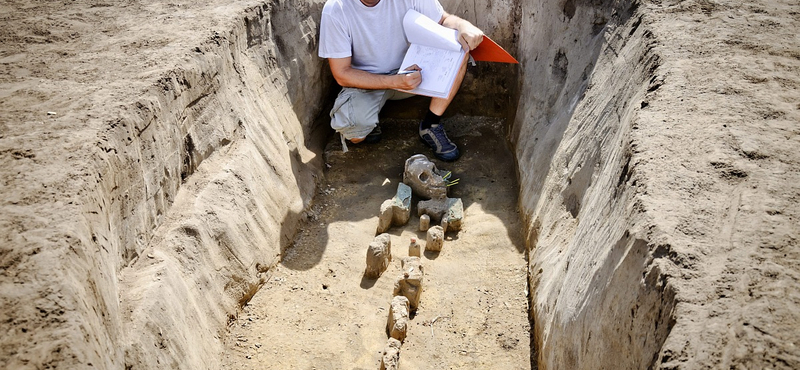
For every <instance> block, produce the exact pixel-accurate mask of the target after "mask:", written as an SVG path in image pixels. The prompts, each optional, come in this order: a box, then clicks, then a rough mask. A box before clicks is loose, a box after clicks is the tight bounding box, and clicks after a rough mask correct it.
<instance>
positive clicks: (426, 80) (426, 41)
mask: <svg viewBox="0 0 800 370" xmlns="http://www.w3.org/2000/svg"><path fill="white" fill-rule="evenodd" d="M403 29H404V31H405V33H406V39H408V42H409V43H410V44H411V46H409V48H408V51H407V52H406V56H405V58H403V64H402V65H401V66H400V70H401V71H402V70H404V69H406V68H408V67H410V66H412V65H414V64H416V65H418V66H419V67H420V68H422V71H421V72H420V73H421V74H422V83H420V85H419V86H417V88H416V89H414V90H408V92H410V93H412V94H418V95H425V96H431V97H436V98H447V97H448V96H449V95H450V90H452V89H453V82H454V81H455V79H456V75H457V74H458V70H459V68H460V67H461V61H462V60H463V58H464V53H465V51H464V49H462V48H461V44H459V43H458V40H457V39H456V37H457V36H458V32H457V31H456V30H454V29H450V28H447V27H444V26H442V25H440V24H439V23H437V22H435V21H434V20H432V19H430V18H428V17H426V16H424V15H422V14H420V13H419V12H417V11H415V10H413V9H412V10H409V11H408V12H407V13H406V15H405V17H403Z"/></svg>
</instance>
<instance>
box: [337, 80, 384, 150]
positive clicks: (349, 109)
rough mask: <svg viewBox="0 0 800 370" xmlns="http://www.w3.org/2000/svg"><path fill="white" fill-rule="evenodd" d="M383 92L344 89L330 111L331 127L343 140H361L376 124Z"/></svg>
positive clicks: (381, 104) (382, 101)
mask: <svg viewBox="0 0 800 370" xmlns="http://www.w3.org/2000/svg"><path fill="white" fill-rule="evenodd" d="M383 96H384V91H383V90H362V89H354V88H344V89H342V92H340V93H339V96H338V97H337V98H336V102H335V103H334V105H333V109H332V110H331V127H332V128H333V129H334V130H336V131H337V132H339V133H341V134H342V135H343V136H344V137H345V139H354V138H363V137H365V136H367V135H368V134H369V133H370V132H371V131H372V129H374V128H375V125H377V124H378V113H379V112H380V110H381V107H382V106H383V103H384V102H385V100H384V99H383Z"/></svg>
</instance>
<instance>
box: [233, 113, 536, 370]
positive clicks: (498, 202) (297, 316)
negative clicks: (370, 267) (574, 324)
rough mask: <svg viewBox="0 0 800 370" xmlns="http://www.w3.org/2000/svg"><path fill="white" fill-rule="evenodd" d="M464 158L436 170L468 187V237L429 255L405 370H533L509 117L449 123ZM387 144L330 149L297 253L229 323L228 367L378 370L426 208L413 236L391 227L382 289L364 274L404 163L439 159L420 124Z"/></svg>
mask: <svg viewBox="0 0 800 370" xmlns="http://www.w3.org/2000/svg"><path fill="white" fill-rule="evenodd" d="M444 123H445V125H446V127H447V130H448V134H449V136H450V137H451V138H452V139H454V141H456V143H458V144H459V147H460V148H462V150H463V155H462V158H461V159H459V160H458V161H457V162H455V163H442V162H438V161H434V162H435V163H436V164H437V166H438V167H439V168H440V169H444V170H449V171H453V173H454V174H455V177H458V178H460V179H461V180H460V183H459V184H458V185H456V186H453V187H452V188H451V189H450V194H449V196H450V197H460V198H462V200H463V202H464V213H465V216H464V222H463V228H462V230H461V231H460V232H458V233H453V232H451V233H448V234H447V235H446V240H445V244H444V248H443V249H442V251H441V252H440V253H438V254H430V253H424V254H423V256H422V262H423V267H424V269H425V278H424V284H423V293H422V298H421V303H420V307H419V309H418V310H417V312H416V314H415V315H414V316H412V319H411V322H410V325H409V327H408V336H407V338H406V340H405V342H404V343H403V346H402V348H401V352H400V366H401V367H402V368H405V369H529V368H530V367H531V359H530V356H531V350H530V335H529V333H530V327H529V321H528V306H527V282H526V276H527V274H526V266H527V264H526V261H525V253H524V245H523V243H522V239H521V237H520V232H519V229H520V225H521V224H520V220H519V215H518V212H517V194H518V193H519V192H518V185H517V180H516V174H515V171H514V166H515V162H514V159H513V155H512V154H511V152H510V150H509V149H508V145H507V144H506V141H505V135H504V132H503V130H502V127H503V125H502V121H501V120H499V119H494V118H479V117H460V116H455V117H451V118H449V119H446V120H445V121H444ZM382 128H383V140H382V141H381V142H380V143H378V144H372V145H358V146H350V151H349V152H348V153H342V152H341V145H340V144H339V143H338V140H337V139H338V136H337V137H336V138H335V139H332V140H331V141H330V143H329V145H328V148H327V149H326V150H325V162H326V170H325V178H324V179H321V181H320V184H321V186H320V188H319V189H318V193H317V195H316V196H315V198H314V202H313V206H312V207H311V209H310V211H309V212H308V214H307V221H305V222H304V223H303V226H302V228H301V229H300V230H299V231H298V233H297V235H296V236H295V238H294V241H293V243H292V244H291V245H290V246H289V247H287V248H286V250H285V251H284V253H283V259H282V261H281V263H280V264H278V265H277V266H276V267H274V268H273V269H271V270H270V272H269V274H268V280H267V281H266V283H265V284H264V285H263V287H262V288H261V289H260V290H259V292H258V293H256V295H255V296H254V297H253V299H252V300H251V301H250V302H249V303H248V304H247V305H246V306H245V307H244V308H243V311H242V312H241V313H240V315H239V317H238V318H237V319H236V320H235V321H234V322H232V323H231V325H230V331H229V336H228V337H227V338H226V340H225V343H226V348H225V353H224V354H223V364H224V366H223V368H226V369H234V368H235V369H377V368H379V367H380V359H381V354H382V351H383V348H384V347H385V345H386V341H387V334H386V321H387V317H388V312H389V303H390V301H391V298H392V288H393V285H394V282H395V281H396V279H397V277H398V275H399V274H400V260H401V259H402V258H403V257H406V256H408V244H409V241H410V238H411V237H417V238H418V239H419V240H420V243H421V244H422V246H423V248H424V243H425V233H424V232H419V231H417V230H418V225H419V218H418V217H416V202H417V201H418V199H417V198H416V197H414V199H413V201H412V217H411V220H410V221H409V223H408V224H407V225H405V226H403V227H394V228H392V229H391V230H390V231H389V234H391V236H392V256H393V260H392V263H391V265H390V266H389V268H388V269H387V270H386V272H384V273H383V275H382V276H381V277H380V278H378V279H377V280H370V279H366V278H364V277H363V272H364V268H365V266H366V262H365V261H366V249H367V246H368V245H369V243H370V242H371V241H372V239H373V237H374V236H375V228H376V226H377V223H378V210H379V207H380V205H381V203H382V202H383V201H384V200H386V199H389V198H391V197H392V196H393V195H394V193H395V191H396V189H397V183H398V182H401V181H402V175H403V167H404V163H405V159H406V158H408V157H410V156H411V155H413V154H416V153H423V154H425V155H427V156H429V157H432V155H431V153H430V151H429V150H428V149H427V148H426V147H424V146H423V144H421V143H420V142H419V140H418V139H417V136H416V121H415V120H385V121H384V122H383V123H382Z"/></svg>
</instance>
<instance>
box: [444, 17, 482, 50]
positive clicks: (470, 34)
mask: <svg viewBox="0 0 800 370" xmlns="http://www.w3.org/2000/svg"><path fill="white" fill-rule="evenodd" d="M439 24H441V25H442V26H445V27H447V28H452V29H454V30H456V31H458V42H459V43H461V47H462V48H464V50H466V51H470V50H473V49H475V48H476V47H478V45H480V43H481V42H482V41H483V31H481V30H480V29H479V28H478V27H475V26H474V25H473V24H472V23H469V21H467V20H465V19H462V18H460V17H458V16H456V15H453V14H449V13H447V12H445V13H444V15H442V19H441V20H439Z"/></svg>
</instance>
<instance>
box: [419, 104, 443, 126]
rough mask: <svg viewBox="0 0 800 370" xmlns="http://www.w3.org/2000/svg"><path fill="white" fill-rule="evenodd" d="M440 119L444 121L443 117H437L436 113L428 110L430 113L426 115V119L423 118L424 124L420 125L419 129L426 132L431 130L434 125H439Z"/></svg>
mask: <svg viewBox="0 0 800 370" xmlns="http://www.w3.org/2000/svg"><path fill="white" fill-rule="evenodd" d="M440 119H442V117H441V116H437V115H436V114H435V113H433V112H431V110H430V109H428V113H426V114H425V118H423V119H422V122H420V124H419V129H420V130H425V129H429V128H431V126H433V125H438V124H439V120H440Z"/></svg>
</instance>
